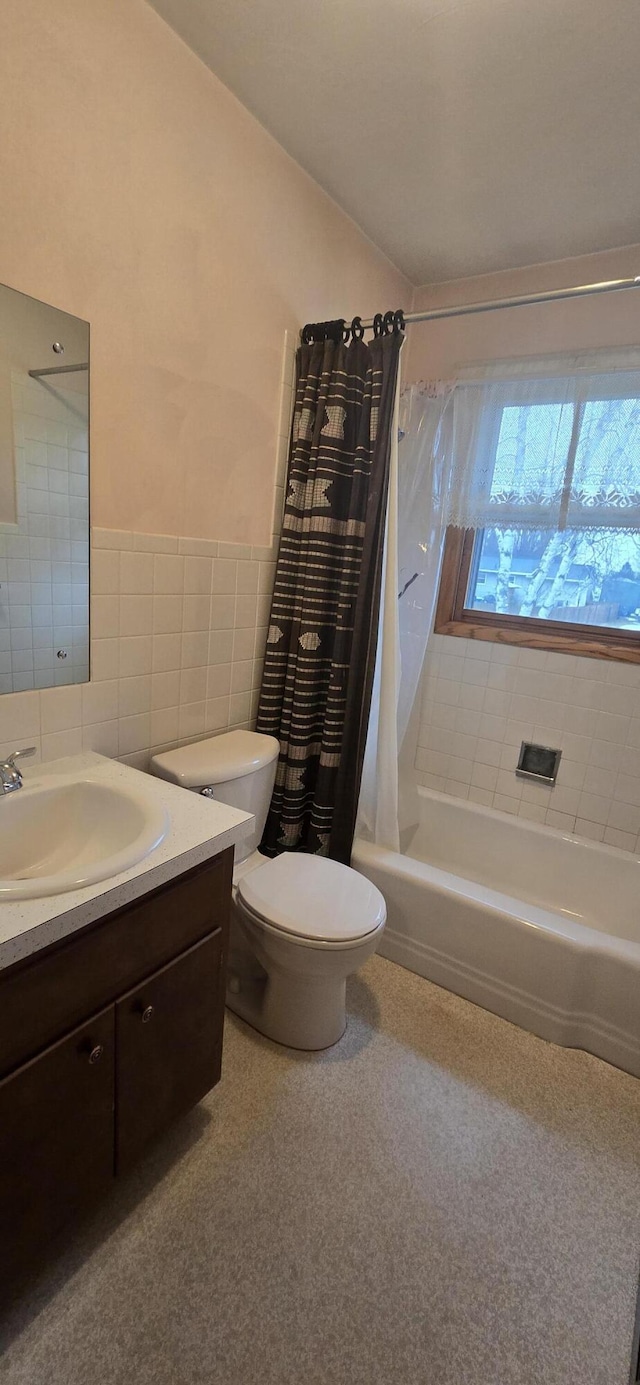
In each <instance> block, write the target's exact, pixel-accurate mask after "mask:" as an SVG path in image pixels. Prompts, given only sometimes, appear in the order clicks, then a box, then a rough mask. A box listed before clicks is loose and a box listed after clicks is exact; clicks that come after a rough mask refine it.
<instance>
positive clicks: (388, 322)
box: [382, 309, 394, 337]
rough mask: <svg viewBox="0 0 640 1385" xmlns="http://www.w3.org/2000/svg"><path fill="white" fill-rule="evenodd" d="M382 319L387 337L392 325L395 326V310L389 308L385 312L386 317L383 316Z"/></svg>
mask: <svg viewBox="0 0 640 1385" xmlns="http://www.w3.org/2000/svg"><path fill="white" fill-rule="evenodd" d="M382 321H383V329H384V335H385V337H388V335H389V332H390V331H391V329H392V327H393V322H394V314H393V312H392V311H391V309H390V310H389V312H388V313H385V315H384V318H383V320H382Z"/></svg>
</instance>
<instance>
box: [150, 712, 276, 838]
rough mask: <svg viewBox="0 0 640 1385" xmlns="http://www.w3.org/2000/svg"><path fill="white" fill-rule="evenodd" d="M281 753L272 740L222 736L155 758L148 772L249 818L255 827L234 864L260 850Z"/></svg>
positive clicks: (256, 736) (246, 733) (240, 734)
mask: <svg viewBox="0 0 640 1385" xmlns="http://www.w3.org/2000/svg"><path fill="white" fill-rule="evenodd" d="M279 752H280V745H279V742H278V741H277V740H276V739H275V737H274V736H263V735H261V734H260V733H259V732H258V731H226V732H224V734H223V735H221V736H210V737H209V738H208V739H207V740H205V741H193V742H192V743H191V745H183V746H180V748H179V749H178V750H167V751H166V752H165V753H164V754H162V755H154V757H153V759H152V761H151V768H152V770H153V773H154V774H157V775H159V777H160V778H161V779H168V780H170V782H171V783H172V784H179V785H180V786H181V787H182V788H183V789H190V790H191V792H192V793H205V794H206V796H207V797H208V798H215V799H217V801H218V802H219V803H228V804H229V805H230V807H232V808H241V809H242V810H243V811H244V812H245V813H253V815H254V817H255V820H256V821H255V826H254V828H253V830H252V831H251V832H250V833H249V835H248V836H247V837H243V839H242V841H240V842H238V844H237V846H236V864H237V863H238V862H240V861H245V860H246V858H247V856H250V855H251V853H252V851H256V849H257V848H258V846H259V845H260V841H261V838H262V833H263V830H264V825H265V822H266V820H267V813H268V811H269V804H270V802H271V794H272V793H273V784H274V780H275V777H276V766H277V763H278V755H279Z"/></svg>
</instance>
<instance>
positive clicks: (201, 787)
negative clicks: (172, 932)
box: [151, 731, 387, 1049]
mask: <svg viewBox="0 0 640 1385" xmlns="http://www.w3.org/2000/svg"><path fill="white" fill-rule="evenodd" d="M279 749H280V747H279V744H278V741H277V740H275V739H274V737H273V736H263V735H260V734H259V733H258V732H255V731H227V732H225V733H224V734H223V735H221V736H212V737H210V738H209V739H208V740H203V741H196V742H192V744H191V745H185V746H182V747H180V749H179V750H170V751H167V752H166V753H164V754H161V755H156V756H154V758H153V760H152V761H151V767H152V770H153V772H154V774H157V775H160V777H161V778H163V779H168V780H170V781H171V783H173V784H179V785H181V786H182V788H185V789H190V790H191V792H193V793H201V794H204V795H205V796H206V797H208V798H214V799H217V800H218V802H220V803H228V804H230V805H231V806H233V807H235V808H242V809H244V810H245V811H246V812H248V813H253V815H254V817H255V824H254V826H253V828H252V830H251V832H250V833H249V835H248V836H247V837H246V838H244V839H243V840H242V841H241V842H239V843H238V845H237V846H236V857H235V865H234V872H233V902H232V916H231V938H230V955H229V975H228V987H227V1005H228V1006H229V1008H230V1009H231V1010H233V1011H234V1012H235V1013H236V1014H237V1015H240V1017H241V1018H242V1019H244V1020H246V1021H247V1023H248V1024H250V1025H252V1026H253V1028H254V1029H258V1030H259V1031H260V1033H262V1034H266V1035H267V1037H268V1038H269V1039H275V1041H276V1042H277V1043H281V1044H287V1045H288V1046H289V1047H290V1048H300V1049H320V1048H328V1047H329V1046H330V1045H331V1044H335V1043H337V1041H338V1039H340V1038H341V1037H342V1035H343V1034H344V1031H345V1028H346V1013H345V987H346V980H347V977H348V976H350V975H351V974H352V972H354V971H357V970H358V968H359V967H360V966H362V963H363V962H365V961H366V959H367V957H370V956H371V953H372V952H375V950H376V948H377V946H378V943H379V941H380V936H381V934H382V930H383V928H384V926H385V923H386V917H387V910H386V905H385V901H384V898H383V896H382V895H381V893H380V891H379V890H378V889H377V888H376V886H375V885H373V884H372V883H371V881H369V880H366V879H365V877H364V876H363V875H360V874H359V873H358V871H355V870H352V869H351V867H350V866H343V865H341V864H340V863H339V862H338V861H330V860H328V859H327V858H326V857H323V856H307V855H304V854H303V853H302V852H285V853H284V854H283V855H281V856H276V857H275V858H273V859H271V858H270V857H267V856H263V855H262V854H261V853H260V851H259V850H258V846H259V843H260V841H261V839H262V833H263V829H264V824H265V822H266V818H267V813H268V811H269V804H270V802H271V794H272V792H273V785H274V781H275V774H276V765H277V761H278V754H279Z"/></svg>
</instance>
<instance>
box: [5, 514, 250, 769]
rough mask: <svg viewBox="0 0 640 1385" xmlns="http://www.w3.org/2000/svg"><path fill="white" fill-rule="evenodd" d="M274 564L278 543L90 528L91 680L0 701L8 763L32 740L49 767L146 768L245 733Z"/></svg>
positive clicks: (27, 692) (248, 724)
mask: <svg viewBox="0 0 640 1385" xmlns="http://www.w3.org/2000/svg"><path fill="white" fill-rule="evenodd" d="M221 550H223V552H224V556H222V557H221V556H220V551H221ZM247 552H248V553H249V555H250V556H249V557H246V556H245V554H246V553H247ZM238 555H241V556H238ZM276 555H277V539H274V541H273V544H272V545H270V546H269V547H265V548H251V547H250V546H248V545H240V544H235V545H234V544H219V543H217V542H208V541H205V540H202V539H179V538H175V537H173V536H169V535H158V536H154V535H152V534H129V533H124V532H120V531H115V530H108V529H97V530H94V532H93V548H92V573H93V577H92V592H93V595H92V602H91V622H92V626H91V628H92V640H91V650H92V679H91V682H90V683H85V684H83V685H82V686H79V685H76V686H73V687H58V688H46V689H44V690H42V691H40V692H37V691H25V692H19V693H14V694H9V695H7V696H5V697H2V698H0V754H4V753H6V752H8V751H10V750H12V749H15V748H16V747H17V746H18V743H19V742H20V744H25V743H27V742H28V743H29V744H35V745H36V747H37V750H38V754H39V756H40V758H41V759H43V760H50V759H54V758H56V757H57V756H59V755H70V754H74V753H75V752H77V751H79V750H98V751H100V752H101V753H102V754H104V755H112V756H117V757H118V758H120V759H124V760H126V762H127V763H128V764H134V765H135V766H137V767H138V768H142V769H144V768H146V767H147V765H148V762H149V757H150V755H151V754H155V753H156V752H157V751H159V750H161V749H167V748H170V747H172V746H175V745H182V744H184V743H186V742H187V741H190V740H197V739H198V738H199V737H201V736H205V735H211V734H214V733H215V732H219V731H223V730H227V729H229V728H232V727H249V726H250V725H251V724H252V722H253V719H254V718H255V714H256V708H257V701H258V692H259V688H260V677H261V671H262V659H263V656H264V646H265V642H266V636H267V623H268V619H269V607H270V602H271V589H272V585H273V575H274V572H275V559H276ZM247 588H250V590H247Z"/></svg>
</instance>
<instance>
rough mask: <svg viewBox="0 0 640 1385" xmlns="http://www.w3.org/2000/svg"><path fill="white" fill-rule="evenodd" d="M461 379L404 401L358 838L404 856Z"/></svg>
mask: <svg viewBox="0 0 640 1385" xmlns="http://www.w3.org/2000/svg"><path fill="white" fill-rule="evenodd" d="M454 385H455V382H454V381H450V380H447V381H441V380H438V381H429V382H424V381H423V382H420V383H419V384H414V385H409V386H407V387H406V388H405V389H403V390H402V391H401V392H398V396H397V398H396V410H395V419H394V428H393V444H392V451H391V467H390V478H389V503H388V508H387V527H386V532H385V546H384V565H383V576H382V599H381V603H380V629H379V635H378V647H377V657H376V667H375V674H374V683H373V693H372V698H371V712H370V718H369V729H368V735H367V742H366V749H365V757H364V766H363V773H362V785H361V792H360V801H359V804H358V819H357V826H356V833H357V835H359V836H364V837H366V838H367V839H368V840H370V841H374V842H376V843H377V845H378V846H384V847H387V848H388V850H390V851H399V850H400V836H401V831H402V827H403V826H406V825H408V824H409V823H410V822H411V819H412V803H411V798H410V795H409V796H407V797H406V798H404V799H403V797H402V795H401V793H400V785H399V775H398V760H399V756H400V754H401V750H402V743H403V741H404V738H405V735H406V733H407V728H408V725H409V719H410V716H411V710H412V708H413V704H414V702H415V697H416V693H417V691H418V684H419V682H420V674H421V672H422V665H423V663H424V657H425V653H426V647H427V641H428V638H429V634H430V631H431V628H432V625H433V618H434V613H435V602H436V594H437V589H438V578H439V573H440V563H441V560H442V549H443V544H444V536H445V529H446V498H447V494H448V486H449V441H450V423H451V418H450V411H449V410H448V404H449V401H450V400H451V397H452V392H453V389H454Z"/></svg>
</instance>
